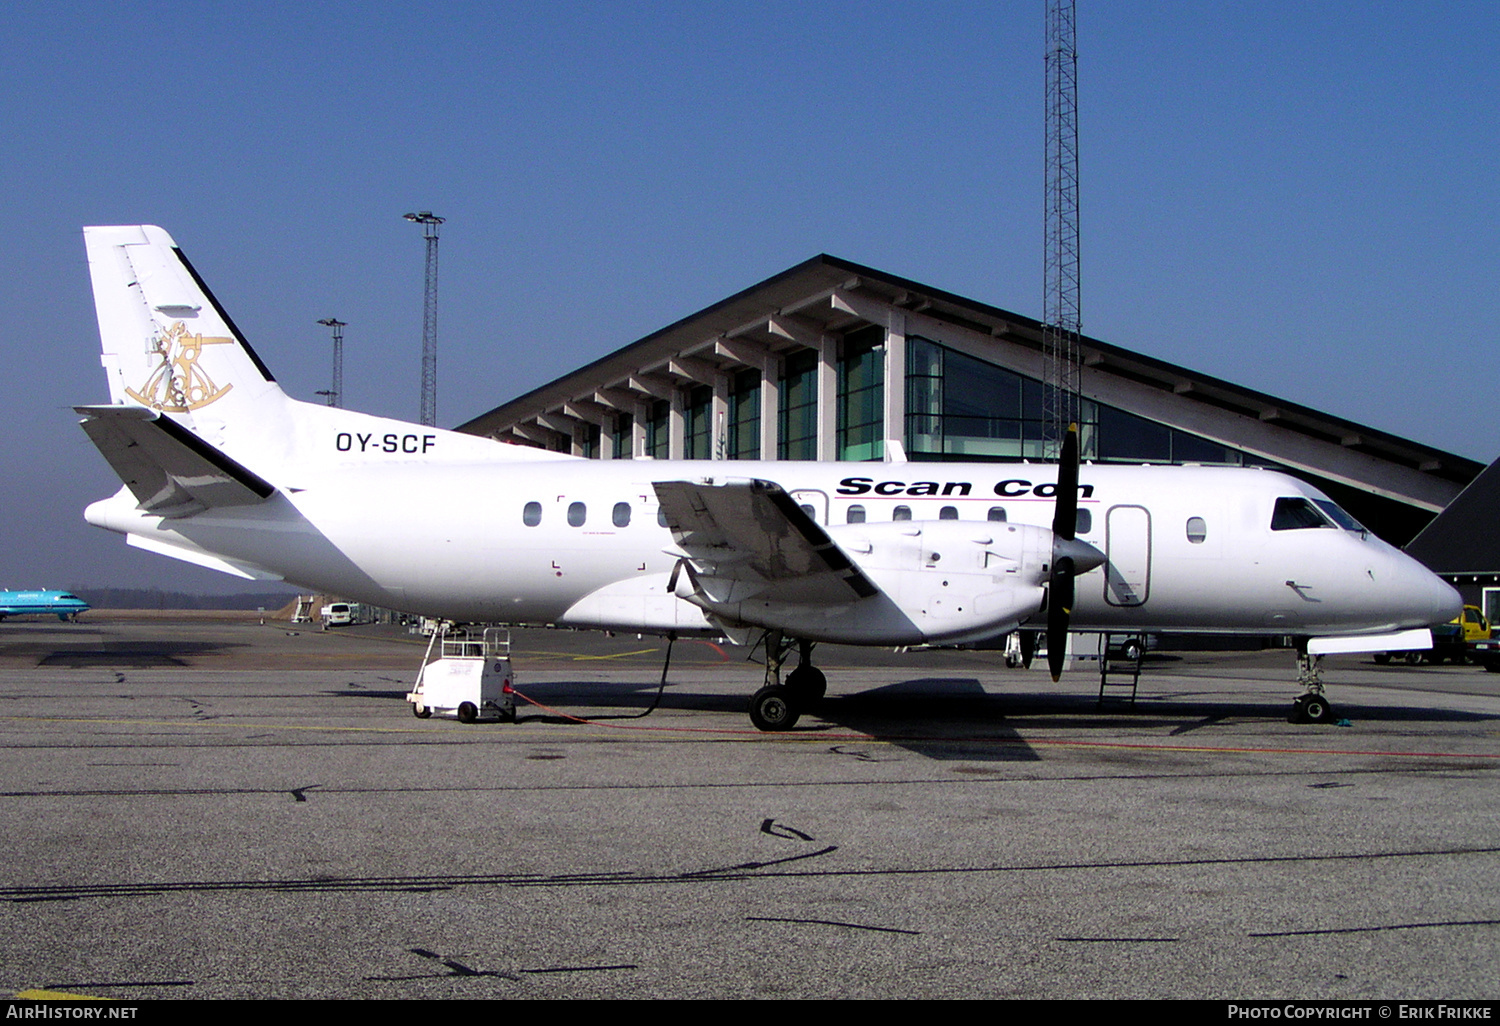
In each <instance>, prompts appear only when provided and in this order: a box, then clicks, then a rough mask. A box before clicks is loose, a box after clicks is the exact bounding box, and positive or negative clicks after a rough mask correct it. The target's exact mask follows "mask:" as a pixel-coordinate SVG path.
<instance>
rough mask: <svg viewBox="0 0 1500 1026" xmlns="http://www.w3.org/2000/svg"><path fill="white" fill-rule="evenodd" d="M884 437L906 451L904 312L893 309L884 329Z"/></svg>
mask: <svg viewBox="0 0 1500 1026" xmlns="http://www.w3.org/2000/svg"><path fill="white" fill-rule="evenodd" d="M885 437H886V438H894V439H895V440H896V441H898V442H900V443H901V448H902V449H903V450H904V449H905V448H906V311H904V310H896V309H892V310H891V312H890V316H889V319H888V321H887V324H886V329H885Z"/></svg>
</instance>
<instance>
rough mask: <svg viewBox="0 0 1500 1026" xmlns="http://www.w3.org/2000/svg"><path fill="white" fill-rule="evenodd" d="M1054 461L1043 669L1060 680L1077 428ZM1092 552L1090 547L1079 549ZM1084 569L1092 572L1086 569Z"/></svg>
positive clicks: (1069, 594) (1071, 569)
mask: <svg viewBox="0 0 1500 1026" xmlns="http://www.w3.org/2000/svg"><path fill="white" fill-rule="evenodd" d="M1062 443H1063V444H1062V453H1061V455H1060V456H1059V457H1058V461H1057V499H1056V504H1055V505H1054V506H1053V511H1052V574H1051V579H1050V580H1049V581H1048V584H1047V594H1048V598H1047V669H1048V670H1050V671H1052V679H1053V681H1057V680H1059V679H1060V678H1061V677H1062V671H1063V659H1064V658H1065V657H1066V653H1067V647H1068V621H1069V620H1070V619H1072V616H1073V592H1074V589H1073V577H1074V575H1075V574H1076V573H1077V564H1076V563H1075V561H1074V555H1075V554H1076V550H1077V548H1078V543H1077V539H1076V535H1077V533H1078V425H1077V424H1069V425H1068V433H1067V434H1065V435H1063V440H1062ZM1083 547H1084V548H1086V549H1092V546H1083ZM1086 569H1092V567H1088V568H1086Z"/></svg>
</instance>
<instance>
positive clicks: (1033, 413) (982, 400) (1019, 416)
mask: <svg viewBox="0 0 1500 1026" xmlns="http://www.w3.org/2000/svg"><path fill="white" fill-rule="evenodd" d="M1042 398H1043V386H1042V383H1041V382H1040V381H1037V380H1036V379H1034V378H1028V377H1026V376H1024V375H1021V374H1016V373H1014V372H1012V371H1008V370H1006V369H1005V368H1003V367H997V366H995V365H994V364H992V363H989V362H987V361H985V360H979V359H976V358H974V357H972V356H968V355H965V354H964V353H960V352H958V351H956V350H953V349H949V348H948V347H947V346H942V345H939V344H938V343H936V342H933V341H932V340H930V339H925V338H922V337H920V336H917V335H913V336H911V337H909V338H908V339H907V340H906V451H907V453H908V454H909V455H910V456H911V458H912V459H914V460H948V459H963V460H1013V459H1047V458H1049V456H1050V451H1049V450H1050V447H1049V446H1048V444H1047V441H1046V437H1047V421H1046V418H1045V415H1044V411H1043V408H1042ZM1079 421H1080V423H1079V425H1078V430H1079V455H1080V456H1081V457H1082V458H1083V459H1086V460H1095V461H1097V462H1100V463H1219V464H1227V465H1230V466H1238V465H1241V464H1243V463H1244V462H1245V457H1244V454H1243V453H1241V452H1239V451H1238V450H1236V449H1231V448H1228V447H1227V446H1223V445H1219V444H1218V443H1216V442H1212V441H1209V440H1208V439H1206V438H1200V437H1198V436H1197V435H1192V434H1189V433H1188V432H1186V431H1178V430H1177V429H1175V428H1170V427H1167V426H1166V425H1165V424H1159V423H1157V422H1156V421H1151V420H1147V419H1146V418H1144V417H1137V416H1135V415H1134V414H1132V413H1126V412H1125V411H1124V410H1117V409H1115V408H1114V407H1112V406H1105V405H1104V404H1103V403H1098V402H1094V401H1092V400H1088V399H1084V400H1082V401H1081V402H1080V403H1079Z"/></svg>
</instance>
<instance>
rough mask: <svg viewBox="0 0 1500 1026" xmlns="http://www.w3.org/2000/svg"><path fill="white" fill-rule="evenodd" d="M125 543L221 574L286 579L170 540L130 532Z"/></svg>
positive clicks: (248, 564) (249, 579)
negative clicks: (174, 543) (175, 543)
mask: <svg viewBox="0 0 1500 1026" xmlns="http://www.w3.org/2000/svg"><path fill="white" fill-rule="evenodd" d="M125 543H126V544H127V545H132V546H134V547H135V548H138V549H144V550H146V551H147V552H154V553H156V555H158V556H169V557H171V558H172V559H180V560H182V561H183V562H184V563H192V564H193V565H194V566H201V567H205V568H207V569H209V570H217V571H218V572H219V573H221V574H229V575H230V576H231V577H243V578H244V579H245V580H247V581H284V580H286V578H285V577H283V576H282V575H281V574H278V573H273V572H272V571H270V570H266V569H264V568H262V567H258V566H256V565H255V564H253V563H245V562H242V561H239V560H229V559H224V558H222V557H219V556H215V555H213V554H212V553H209V552H204V551H203V550H202V549H197V548H188V547H187V546H185V545H173V544H172V543H170V542H165V541H161V540H160V539H157V538H147V537H144V536H142V535H139V534H128V535H126V536H125Z"/></svg>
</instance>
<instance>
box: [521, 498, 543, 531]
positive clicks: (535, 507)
mask: <svg viewBox="0 0 1500 1026" xmlns="http://www.w3.org/2000/svg"><path fill="white" fill-rule="evenodd" d="M541 522H542V504H541V503H540V502H528V503H527V504H526V508H525V509H523V510H521V523H523V524H525V525H526V526H527V527H535V526H536V525H537V524H540V523H541Z"/></svg>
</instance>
